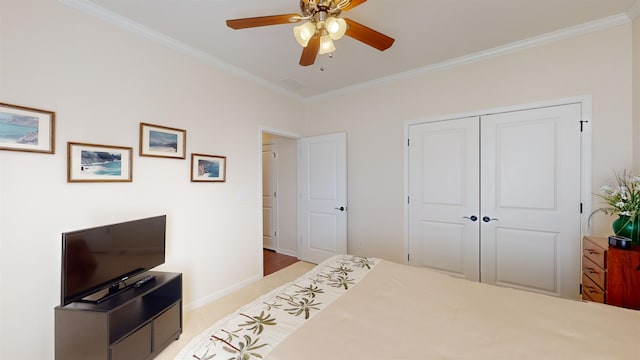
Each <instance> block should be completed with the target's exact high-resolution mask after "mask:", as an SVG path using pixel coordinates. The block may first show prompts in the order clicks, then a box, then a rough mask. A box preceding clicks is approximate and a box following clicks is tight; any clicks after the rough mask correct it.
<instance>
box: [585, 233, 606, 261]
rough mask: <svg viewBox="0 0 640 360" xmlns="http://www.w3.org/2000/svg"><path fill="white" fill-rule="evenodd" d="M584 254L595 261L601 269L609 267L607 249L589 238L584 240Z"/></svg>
mask: <svg viewBox="0 0 640 360" xmlns="http://www.w3.org/2000/svg"><path fill="white" fill-rule="evenodd" d="M582 254H583V255H584V256H586V257H587V258H589V260H591V261H593V262H594V263H595V264H596V265H598V267H600V268H601V269H606V268H607V260H606V259H607V250H606V248H603V247H601V246H600V245H598V244H596V243H595V242H593V241H590V240H589V238H585V239H584V240H583V241H582Z"/></svg>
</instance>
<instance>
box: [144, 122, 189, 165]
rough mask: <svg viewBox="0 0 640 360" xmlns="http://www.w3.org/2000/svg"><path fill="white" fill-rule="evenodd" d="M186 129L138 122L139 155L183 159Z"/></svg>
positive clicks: (185, 147)
mask: <svg viewBox="0 0 640 360" xmlns="http://www.w3.org/2000/svg"><path fill="white" fill-rule="evenodd" d="M186 149H187V131H186V130H181V129H174V128H170V127H166V126H160V125H152V124H145V123H140V156H153V157H166V158H174V159H185V158H186Z"/></svg>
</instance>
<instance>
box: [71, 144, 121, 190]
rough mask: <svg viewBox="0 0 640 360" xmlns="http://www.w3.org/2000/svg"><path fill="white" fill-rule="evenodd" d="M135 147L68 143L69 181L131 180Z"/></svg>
mask: <svg viewBox="0 0 640 360" xmlns="http://www.w3.org/2000/svg"><path fill="white" fill-rule="evenodd" d="M132 153H133V148H130V147H122V146H108V145H96V144H82V143H74V142H69V143H67V182H131V181H132Z"/></svg>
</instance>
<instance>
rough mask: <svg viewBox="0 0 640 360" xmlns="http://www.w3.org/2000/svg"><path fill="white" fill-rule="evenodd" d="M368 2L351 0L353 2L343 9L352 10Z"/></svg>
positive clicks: (365, 0)
mask: <svg viewBox="0 0 640 360" xmlns="http://www.w3.org/2000/svg"><path fill="white" fill-rule="evenodd" d="M365 2H367V0H351V4H349V5H347V6H345V7H344V8H342V10H345V11H346V10H351V9H353V8H354V7H356V6H358V5H361V4H363V3H365Z"/></svg>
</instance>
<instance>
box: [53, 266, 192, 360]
mask: <svg viewBox="0 0 640 360" xmlns="http://www.w3.org/2000/svg"><path fill="white" fill-rule="evenodd" d="M146 274H151V275H155V279H154V280H152V281H149V282H147V283H145V284H143V285H142V286H140V287H131V288H130V289H127V290H126V291H122V292H120V293H118V294H117V295H115V296H113V297H110V298H109V299H107V300H105V301H102V302H100V303H94V302H74V303H71V304H68V305H66V306H57V307H56V308H55V332H56V336H55V354H56V359H60V360H62V359H64V360H67V359H69V360H73V359H82V360H88V359H101V360H120V359H130V360H136V359H150V358H153V357H155V356H156V355H157V354H158V353H159V352H160V351H162V350H163V349H164V348H165V347H167V346H168V345H169V344H170V343H171V341H173V340H176V339H178V337H179V336H180V334H181V333H182V274H180V273H169V272H158V271H150V272H148V273H146Z"/></svg>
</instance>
